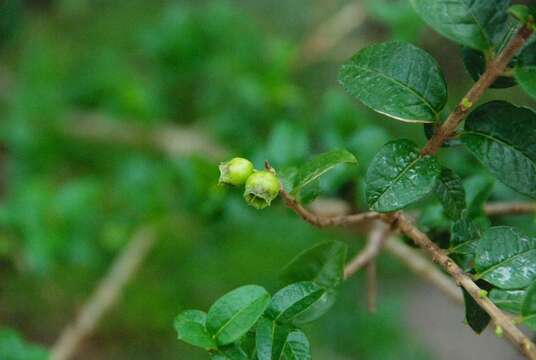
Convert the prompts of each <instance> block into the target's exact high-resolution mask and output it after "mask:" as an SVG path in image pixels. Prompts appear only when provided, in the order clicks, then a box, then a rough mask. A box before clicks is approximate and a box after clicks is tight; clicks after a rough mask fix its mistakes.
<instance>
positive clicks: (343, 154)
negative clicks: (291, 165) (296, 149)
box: [292, 149, 357, 196]
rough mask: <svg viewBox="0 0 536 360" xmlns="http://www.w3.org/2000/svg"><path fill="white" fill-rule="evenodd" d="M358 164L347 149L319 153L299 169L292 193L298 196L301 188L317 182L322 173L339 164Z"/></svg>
mask: <svg viewBox="0 0 536 360" xmlns="http://www.w3.org/2000/svg"><path fill="white" fill-rule="evenodd" d="M344 163H347V164H357V159H356V158H355V156H354V155H352V154H351V153H350V152H348V151H347V150H342V149H338V150H332V151H328V152H325V153H323V154H320V155H317V156H315V157H314V158H312V159H311V160H309V161H308V162H307V163H305V164H304V165H303V166H301V167H300V168H299V169H298V173H297V174H296V177H295V179H294V188H293V189H292V194H293V195H295V196H298V195H299V193H300V190H301V189H302V188H304V187H305V186H307V185H308V184H310V183H313V182H315V180H317V179H318V178H319V177H320V176H322V174H324V173H326V172H327V171H329V170H331V169H332V168H333V167H335V166H337V165H339V164H344Z"/></svg>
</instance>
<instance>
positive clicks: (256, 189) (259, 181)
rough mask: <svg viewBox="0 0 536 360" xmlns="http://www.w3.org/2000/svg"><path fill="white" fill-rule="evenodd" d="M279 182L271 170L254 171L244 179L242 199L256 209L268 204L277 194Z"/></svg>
mask: <svg viewBox="0 0 536 360" xmlns="http://www.w3.org/2000/svg"><path fill="white" fill-rule="evenodd" d="M280 186H281V185H280V183H279V180H278V179H277V176H275V174H273V173H272V172H271V171H267V170H263V171H256V172H254V173H253V174H251V176H250V177H248V179H247V180H246V190H245V191H244V199H245V200H246V202H247V203H248V204H249V205H251V206H253V207H254V208H256V209H264V208H265V207H267V206H270V203H271V202H272V200H273V199H275V198H276V197H277V195H278V194H279V189H280Z"/></svg>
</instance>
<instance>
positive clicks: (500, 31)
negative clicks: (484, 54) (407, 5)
mask: <svg viewBox="0 0 536 360" xmlns="http://www.w3.org/2000/svg"><path fill="white" fill-rule="evenodd" d="M411 3H412V4H413V7H414V8H415V10H416V11H417V13H418V14H419V15H420V16H421V17H422V18H423V20H424V21H425V22H426V23H427V24H428V25H430V26H431V27H432V28H433V29H434V30H436V31H437V32H438V33H440V34H441V35H443V36H445V37H447V38H449V39H451V40H452V41H455V42H457V43H459V44H462V45H465V46H469V47H471V48H474V49H479V50H487V49H491V48H492V47H493V45H494V44H496V43H497V42H498V41H499V40H500V38H501V37H502V36H504V33H505V31H507V20H508V14H507V12H506V11H507V9H508V5H509V3H510V1H508V0H411Z"/></svg>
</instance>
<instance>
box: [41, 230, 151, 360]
mask: <svg viewBox="0 0 536 360" xmlns="http://www.w3.org/2000/svg"><path fill="white" fill-rule="evenodd" d="M155 241H156V234H155V232H154V230H153V229H152V228H149V227H143V228H141V229H139V230H138V231H137V232H136V233H135V234H134V236H133V238H132V240H131V241H130V242H129V243H128V244H127V245H126V247H125V249H124V250H123V251H122V252H121V253H120V254H119V256H118V257H117V258H116V260H115V261H114V263H113V264H112V266H111V268H110V270H109V272H108V273H107V274H106V276H105V277H104V278H103V279H102V280H101V281H100V283H99V284H98V285H97V287H96V288H95V290H94V292H93V294H92V295H91V296H90V298H89V299H88V300H87V302H86V303H85V305H84V306H83V307H82V309H81V311H80V312H79V314H78V316H77V317H76V319H75V320H74V321H73V323H71V324H69V325H68V326H67V327H65V329H64V330H63V332H62V333H61V335H60V337H59V338H58V340H57V341H56V343H55V344H54V345H53V347H52V349H51V352H50V359H51V360H67V359H70V358H72V357H73V356H74V354H75V352H76V349H77V348H78V346H79V344H80V343H81V342H82V340H83V339H84V338H86V337H87V336H88V335H89V334H91V333H92V332H93V330H94V329H95V327H96V326H97V324H98V323H99V321H100V319H101V318H102V317H103V315H104V314H105V313H106V312H107V311H108V310H109V309H110V308H111V307H112V306H113V305H114V304H115V303H116V301H117V299H118V298H119V296H120V295H121V292H122V291H123V289H124V287H125V285H126V284H127V282H128V280H129V279H130V278H131V277H132V275H133V274H134V273H135V272H136V271H137V270H138V268H139V267H140V264H141V263H142V262H143V260H144V259H145V257H146V256H147V254H148V253H149V251H150V250H151V248H152V246H153V245H154V243H155Z"/></svg>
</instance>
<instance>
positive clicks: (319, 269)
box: [281, 241, 348, 289]
mask: <svg viewBox="0 0 536 360" xmlns="http://www.w3.org/2000/svg"><path fill="white" fill-rule="evenodd" d="M347 249H348V246H347V245H346V244H345V243H343V242H341V241H328V242H323V243H320V244H317V245H315V246H313V247H312V248H310V249H307V250H305V251H303V252H301V253H300V254H298V255H297V256H296V257H295V258H294V259H293V260H292V261H291V262H290V263H289V264H288V265H287V266H286V267H285V268H284V269H283V271H282V272H281V277H282V279H283V281H284V282H285V283H287V284H288V283H294V282H298V281H314V282H316V283H317V284H318V285H320V286H322V287H324V288H326V289H330V288H335V287H337V286H338V285H339V284H340V283H341V281H342V277H343V269H344V265H345V262H346V253H347Z"/></svg>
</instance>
